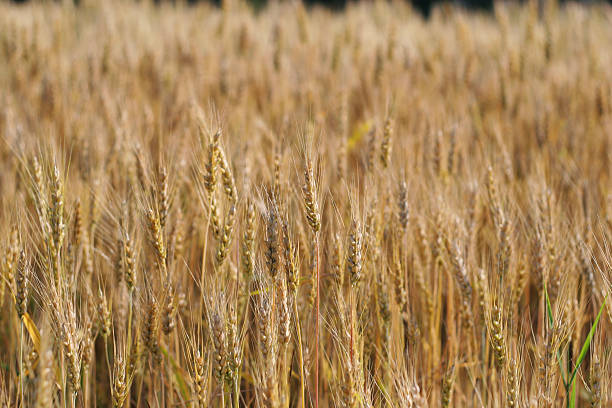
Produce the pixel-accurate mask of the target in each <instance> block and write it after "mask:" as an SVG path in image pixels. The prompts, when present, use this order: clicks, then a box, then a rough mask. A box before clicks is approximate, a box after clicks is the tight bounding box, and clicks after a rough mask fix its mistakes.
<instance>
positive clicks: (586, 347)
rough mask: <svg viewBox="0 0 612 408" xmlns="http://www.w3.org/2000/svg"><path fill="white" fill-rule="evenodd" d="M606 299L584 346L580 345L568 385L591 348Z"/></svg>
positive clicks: (572, 380)
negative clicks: (580, 348)
mask: <svg viewBox="0 0 612 408" xmlns="http://www.w3.org/2000/svg"><path fill="white" fill-rule="evenodd" d="M607 299H608V297H607V296H606V298H605V299H604V301H603V303H602V304H601V307H600V308H599V313H597V317H596V318H595V322H593V326H591V330H589V335H588V336H587V338H586V340H585V341H584V344H583V345H582V350H580V355H579V356H578V360H576V367H574V371H573V372H572V376H571V377H570V380H569V383H570V384H572V383H573V382H574V379H575V378H576V374H577V373H578V369H579V368H580V365H581V364H582V361H584V358H585V357H586V354H587V352H588V351H589V347H590V346H591V341H592V340H593V336H594V335H595V330H596V329H597V324H598V323H599V318H600V317H601V313H602V312H603V310H604V306H605V305H606V300H607Z"/></svg>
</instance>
